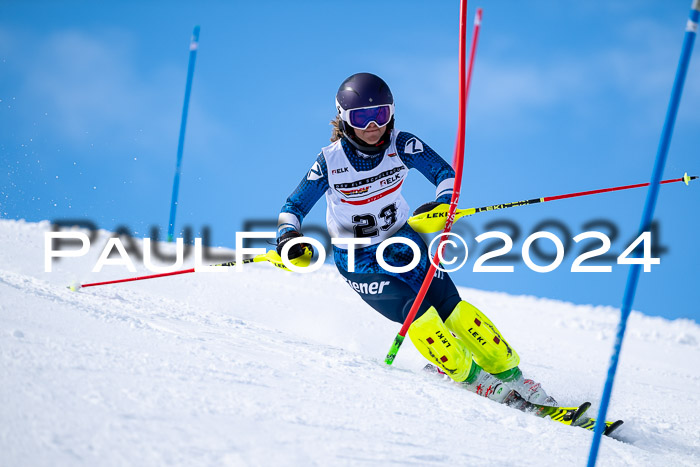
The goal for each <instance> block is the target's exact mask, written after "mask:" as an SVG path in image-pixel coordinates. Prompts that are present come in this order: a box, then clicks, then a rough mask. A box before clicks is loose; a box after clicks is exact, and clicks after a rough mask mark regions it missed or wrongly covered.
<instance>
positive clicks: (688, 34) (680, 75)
mask: <svg viewBox="0 0 700 467" xmlns="http://www.w3.org/2000/svg"><path fill="white" fill-rule="evenodd" d="M689 16H690V17H689V19H688V22H687V25H686V29H685V36H684V38H683V48H682V50H681V56H680V59H679V61H678V68H677V70H676V77H675V79H674V82H673V88H672V90H671V98H670V101H669V104H668V110H667V111H666V119H665V121H664V126H663V130H662V131H661V139H660V141H659V147H658V150H657V153H656V160H655V162H654V170H653V172H652V176H651V182H650V185H649V191H648V192H647V198H646V202H645V203H644V211H643V213H642V220H641V222H640V225H639V234H640V235H641V234H642V233H643V232H645V231H648V230H649V226H650V225H651V221H652V218H653V216H654V208H655V207H656V200H657V198H658V194H659V184H660V180H661V177H662V176H663V171H664V166H665V165H666V157H667V156H668V149H669V146H670V143H671V136H672V134H673V126H674V124H675V122H676V115H677V113H678V106H679V104H680V100H681V93H682V92H683V84H684V82H685V77H686V74H687V72H688V63H689V62H690V54H691V53H692V51H693V43H694V41H695V36H696V35H697V32H698V19H699V18H700V0H693V3H692V6H691V10H690V15H689ZM640 269H641V264H633V265H632V266H631V268H630V270H629V273H628V275H627V283H626V285H625V294H624V297H623V300H622V309H621V310H620V323H619V324H618V326H617V335H616V337H615V343H614V345H613V353H612V356H611V357H610V365H609V367H608V375H607V379H606V380H605V386H604V388H603V396H602V399H601V401H600V408H599V410H598V417H597V420H605V417H606V414H607V411H608V405H609V403H610V396H611V394H612V388H613V382H614V381H615V373H616V371H617V363H618V361H619V358H620V350H621V348H622V340H623V338H624V337H625V329H626V327H627V318H628V317H629V314H630V311H631V309H632V303H633V301H634V295H635V292H636V290H637V283H638V281H639V273H640ZM604 426H605V423H596V426H595V431H594V432H593V441H592V443H591V450H590V453H589V455H588V466H589V467H593V466H595V463H596V459H597V457H598V449H599V447H600V439H601V437H602V435H603V427H604Z"/></svg>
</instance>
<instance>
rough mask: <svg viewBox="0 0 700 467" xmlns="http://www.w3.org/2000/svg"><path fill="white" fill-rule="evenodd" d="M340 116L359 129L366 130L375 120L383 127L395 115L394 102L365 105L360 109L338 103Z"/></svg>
mask: <svg viewBox="0 0 700 467" xmlns="http://www.w3.org/2000/svg"><path fill="white" fill-rule="evenodd" d="M338 111H339V112H340V118H341V119H343V120H344V121H345V122H347V123H348V124H349V125H350V126H351V127H353V128H356V129H358V130H365V129H367V127H368V126H369V124H370V123H372V122H374V123H376V124H377V126H378V127H380V128H381V127H383V126H385V125H386V124H387V123H389V122H390V121H391V117H393V116H394V104H385V105H378V106H375V107H363V108H360V109H351V110H345V109H343V108H342V107H341V106H340V105H338Z"/></svg>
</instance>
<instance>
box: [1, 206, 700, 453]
mask: <svg viewBox="0 0 700 467" xmlns="http://www.w3.org/2000/svg"><path fill="white" fill-rule="evenodd" d="M49 230H50V225H49V224H48V222H44V223H39V224H30V223H24V222H22V221H19V222H18V221H7V220H3V221H0V238H1V239H2V240H0V382H1V384H0V465H4V466H18V465H162V464H180V465H207V464H208V465H236V466H238V465H241V466H245V465H300V466H301V465H303V466H307V465H324V466H325V465H390V464H401V465H474V464H485V465H539V466H542V465H544V466H547V465H584V464H585V460H586V457H587V454H588V450H589V446H590V442H591V437H592V434H591V433H590V432H587V431H585V430H582V429H577V428H571V427H566V426H564V425H561V424H558V423H556V422H553V421H551V420H547V419H538V418H536V417H534V416H532V415H528V414H524V413H520V412H517V411H515V410H513V409H510V408H508V407H505V406H501V405H498V404H495V403H493V402H491V401H489V400H487V399H484V398H481V397H478V396H476V395H474V394H472V393H470V392H467V391H466V390H464V389H463V388H461V387H459V386H458V385H456V384H453V383H450V382H449V381H445V380H443V379H440V378H436V377H435V376H431V375H428V374H426V373H424V372H422V371H421V368H422V367H423V365H424V361H423V360H422V358H421V357H420V355H419V354H418V353H417V351H416V350H415V349H414V348H413V346H412V344H411V343H410V342H409V341H406V343H405V344H404V346H403V348H402V350H401V352H400V353H399V355H398V358H397V360H396V362H395V363H394V365H393V366H391V367H388V366H386V365H385V364H384V363H383V357H384V355H385V354H386V351H387V350H388V348H389V345H390V344H391V341H392V339H393V338H394V336H395V335H396V332H397V331H398V329H399V326H398V325H397V324H394V323H391V322H388V321H387V320H386V319H384V318H383V317H382V316H380V315H379V314H377V313H375V312H374V311H373V310H371V309H370V308H369V307H367V306H365V305H364V304H363V302H362V301H361V300H360V299H359V297H358V296H357V295H356V294H355V293H354V292H353V291H352V290H351V289H350V288H349V287H348V285H347V284H346V283H344V282H343V281H342V280H341V279H340V277H339V275H338V274H337V273H336V272H335V271H334V270H333V269H332V268H331V267H324V268H323V269H322V270H321V271H318V272H316V273H313V274H308V275H306V274H305V275H302V274H292V273H287V272H284V271H279V270H276V269H275V268H274V267H273V266H271V265H269V264H265V263H258V264H251V265H247V266H248V267H247V268H246V270H245V271H244V272H243V273H235V272H233V271H228V272H225V273H221V274H216V273H196V274H187V275H181V276H174V277H168V278H162V279H154V280H149V281H141V282H132V283H126V284H119V285H110V286H103V287H94V288H87V289H83V290H81V291H79V292H71V291H70V290H68V289H67V288H66V286H67V285H69V284H70V283H71V282H73V281H75V280H77V281H79V282H82V283H85V282H93V281H97V280H107V279H113V278H121V277H129V276H133V275H136V274H132V273H129V272H128V271H127V270H126V269H125V268H124V267H121V266H106V267H105V268H104V270H103V271H102V272H101V273H92V272H91V270H92V268H93V266H94V264H95V262H96V261H97V258H98V257H99V254H100V253H101V250H102V248H103V247H104V245H105V243H106V239H107V236H108V233H106V232H101V234H100V238H99V240H97V241H96V242H94V243H93V247H92V248H91V249H90V251H89V253H88V254H87V255H86V256H84V257H81V258H64V259H61V260H57V261H54V262H53V271H52V272H51V273H46V272H44V233H45V232H47V231H49ZM166 247H167V248H170V249H171V250H172V248H173V246H172V245H167V246H161V248H166ZM188 261H189V262H187V261H186V265H185V266H186V267H188V266H189V265H190V264H192V262H193V257H189V258H188ZM137 267H138V273H139V274H140V273H146V272H147V271H146V270H145V268H144V267H143V266H137ZM461 293H462V296H463V298H465V299H467V300H469V301H471V302H472V303H474V304H475V305H477V306H478V307H480V308H481V309H482V310H484V311H485V312H486V313H487V314H488V315H489V316H490V317H491V318H492V319H493V321H495V322H496V324H497V325H498V326H499V328H500V330H501V331H502V332H503V333H504V335H505V336H507V338H508V339H509V341H510V343H511V344H512V345H513V346H514V347H516V348H517V350H518V352H519V353H520V356H521V360H522V363H521V368H522V369H523V370H524V372H525V374H526V375H527V376H529V377H531V378H534V379H536V380H538V381H540V382H542V384H543V386H544V387H545V388H546V389H547V391H549V392H550V394H553V395H555V396H556V397H557V399H558V400H559V401H560V402H562V403H568V404H572V403H580V402H582V401H586V400H589V401H591V402H593V408H592V409H591V411H592V413H595V411H596V410H597V406H598V400H599V397H600V393H601V390H602V386H603V381H604V376H605V372H606V369H607V363H608V359H609V354H610V350H611V347H612V339H613V336H614V332H615V326H616V323H617V321H618V311H617V310H615V309H612V308H601V307H592V306H577V305H572V304H569V303H564V302H559V301H553V300H547V299H539V298H535V297H529V296H522V297H515V296H509V295H505V294H499V293H486V292H481V291H478V290H473V289H466V288H463V289H461ZM594 293H595V292H594V291H592V294H594ZM591 299H592V300H594V295H592V298H591ZM694 306H695V305H694ZM698 361H700V327H699V326H698V325H697V324H695V323H694V322H692V321H688V320H677V321H672V322H670V321H667V320H664V319H662V318H650V317H646V316H643V315H641V314H639V313H633V314H632V316H631V318H630V322H629V327H628V331H627V338H626V341H625V344H624V347H623V354H622V358H621V361H620V367H619V371H618V378H617V382H616V384H615V390H614V394H613V398H612V403H611V407H610V410H609V418H624V420H625V424H624V425H623V427H622V428H621V429H620V430H619V432H618V434H617V435H616V439H611V438H604V439H603V443H602V447H601V452H600V456H599V465H606V466H607V465H674V466H675V465H700V435H699V434H698V433H700V418H699V417H698V415H697V413H698V411H697V410H698V406H700V371H699V370H700V365H699V364H698Z"/></svg>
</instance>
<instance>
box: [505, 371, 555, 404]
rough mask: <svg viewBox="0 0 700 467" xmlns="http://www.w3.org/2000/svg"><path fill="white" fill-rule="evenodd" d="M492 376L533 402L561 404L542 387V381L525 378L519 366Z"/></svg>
mask: <svg viewBox="0 0 700 467" xmlns="http://www.w3.org/2000/svg"><path fill="white" fill-rule="evenodd" d="M491 376H493V377H494V378H496V379H498V380H499V381H501V382H503V384H505V385H507V386H508V387H509V388H511V389H513V390H514V391H517V392H518V394H520V395H521V396H522V397H523V399H525V400H526V401H528V402H530V403H532V404H539V405H549V406H557V405H559V404H558V403H557V401H556V399H554V398H553V397H552V396H550V395H548V394H547V393H546V392H545V390H544V389H542V386H541V385H540V383H538V382H536V381H533V380H531V379H525V377H523V372H522V371H520V368H518V367H517V366H516V367H515V368H513V369H511V370H508V371H504V372H503V373H498V374H496V375H491Z"/></svg>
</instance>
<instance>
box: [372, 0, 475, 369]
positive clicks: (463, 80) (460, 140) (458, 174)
mask: <svg viewBox="0 0 700 467" xmlns="http://www.w3.org/2000/svg"><path fill="white" fill-rule="evenodd" d="M481 13H482V10H481V8H477V10H476V17H475V18H474V35H473V38H472V47H471V52H470V54H469V70H468V72H467V73H466V75H465V66H464V62H465V58H466V52H465V51H466V42H467V24H466V23H467V0H462V1H461V2H460V21H459V117H458V122H457V144H456V146H455V154H454V165H455V183H454V190H453V192H452V199H451V201H450V210H449V213H448V214H447V222H446V224H445V229H444V231H443V235H444V234H447V233H449V231H450V229H452V223H453V222H454V214H455V211H456V209H457V203H458V202H459V190H460V187H461V186H462V166H463V163H464V136H465V130H466V114H467V97H468V90H469V84H470V81H471V76H472V68H473V65H474V55H475V52H476V44H477V39H478V37H479V30H480V27H481ZM439 256H440V248H439V247H438V249H437V250H436V251H435V257H434V258H433V261H432V262H431V264H430V268H429V269H428V274H427V275H426V276H425V279H423V284H422V285H421V287H420V290H419V291H418V295H417V296H416V299H415V301H414V302H413V305H412V306H411V309H410V311H409V312H408V316H406V320H405V321H404V323H403V326H401V330H399V333H398V334H397V335H396V337H395V338H394V342H393V343H392V344H391V348H390V349H389V353H388V354H387V356H386V358H385V359H384V362H385V363H386V364H387V365H391V364H392V363H393V362H394V359H395V358H396V354H397V353H398V352H399V349H400V348H401V344H403V341H404V339H405V338H406V334H407V333H408V328H409V327H410V326H411V323H413V319H414V318H415V317H416V313H418V308H419V307H420V305H421V303H422V302H423V299H424V298H425V294H426V293H427V292H428V288H430V284H431V282H432V281H433V276H434V275H435V269H436V267H435V265H436V264H438V262H439Z"/></svg>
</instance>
